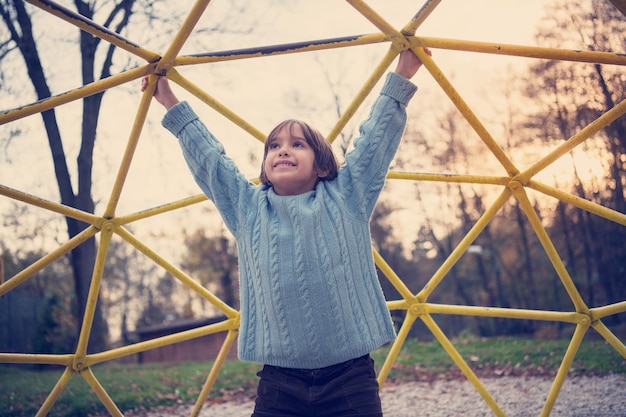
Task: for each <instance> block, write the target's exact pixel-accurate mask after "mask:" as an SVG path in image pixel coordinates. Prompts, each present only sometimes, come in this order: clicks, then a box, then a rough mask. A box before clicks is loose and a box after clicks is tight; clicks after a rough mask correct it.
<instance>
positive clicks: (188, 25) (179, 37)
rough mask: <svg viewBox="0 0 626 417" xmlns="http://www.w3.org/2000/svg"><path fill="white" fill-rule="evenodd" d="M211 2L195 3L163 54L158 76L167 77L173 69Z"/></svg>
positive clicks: (201, 0) (205, 0)
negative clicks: (176, 59)
mask: <svg viewBox="0 0 626 417" xmlns="http://www.w3.org/2000/svg"><path fill="white" fill-rule="evenodd" d="M210 1H211V0H197V1H196V2H195V3H194V5H193V6H192V8H191V10H190V11H189V14H188V15H187V17H186V18H185V21H184V22H183V24H182V25H181V27H180V29H179V31H178V33H177V34H176V36H175V37H174V39H173V40H172V43H171V44H170V46H169V48H167V51H166V52H165V54H163V58H161V61H160V62H159V65H158V67H157V74H159V75H165V74H167V72H168V71H169V70H170V68H172V66H173V64H174V59H175V58H176V56H177V55H178V52H180V50H181V49H182V47H183V46H184V44H185V41H186V40H187V38H188V37H189V35H190V34H191V32H192V31H193V29H194V27H195V25H196V24H197V23H198V20H200V17H202V13H204V10H205V9H206V8H207V6H208V5H209V3H210Z"/></svg>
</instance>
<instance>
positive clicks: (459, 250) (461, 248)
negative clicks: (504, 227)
mask: <svg viewBox="0 0 626 417" xmlns="http://www.w3.org/2000/svg"><path fill="white" fill-rule="evenodd" d="M510 196H511V192H510V190H509V189H508V188H505V189H504V190H503V191H502V193H500V196H499V197H498V198H497V199H496V201H494V202H493V204H492V205H491V207H489V209H487V211H486V212H485V213H484V214H483V215H482V216H480V218H479V219H478V221H477V222H476V224H475V225H474V226H473V227H472V228H471V229H470V231H469V232H468V233H467V235H465V237H463V239H462V240H461V242H459V244H458V246H457V247H456V248H454V250H453V251H452V253H451V254H450V256H448V257H447V258H446V260H445V261H444V262H443V263H442V264H441V266H440V267H439V269H438V270H437V271H436V272H435V273H434V275H433V276H432V277H431V279H430V280H429V281H428V283H427V284H426V285H425V286H424V288H422V290H421V291H420V292H419V293H418V294H417V298H418V299H419V300H420V301H426V299H427V298H428V296H429V295H430V294H431V293H432V292H433V291H434V290H435V288H437V286H438V285H439V283H440V282H441V280H443V279H444V277H445V276H446V274H447V273H448V272H449V271H450V269H452V267H453V266H454V265H455V264H456V262H457V261H458V260H459V258H460V257H461V256H462V255H463V254H464V253H465V251H466V250H467V248H469V245H471V244H472V242H473V241H474V240H475V239H476V238H477V237H478V235H479V234H480V232H482V231H483V229H484V228H485V227H487V225H488V224H489V222H490V221H491V219H493V218H494V217H495V215H496V214H497V213H498V211H500V209H501V208H502V206H503V205H504V203H506V201H507V200H508V199H509V197H510Z"/></svg>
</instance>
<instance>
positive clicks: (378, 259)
mask: <svg viewBox="0 0 626 417" xmlns="http://www.w3.org/2000/svg"><path fill="white" fill-rule="evenodd" d="M373 253H374V262H375V263H376V266H378V268H379V269H380V271H381V272H382V273H383V274H384V275H385V277H387V280H389V282H390V283H391V285H393V287H394V288H395V289H396V291H398V292H399V293H400V295H401V296H402V297H403V298H404V299H405V300H412V299H413V298H414V295H413V293H412V292H411V290H409V289H408V288H407V286H406V284H405V283H404V282H403V281H402V280H401V279H400V277H398V275H397V274H396V272H395V271H394V270H393V269H392V268H391V267H390V266H389V264H388V263H387V262H386V261H385V259H383V257H382V256H380V253H378V251H377V250H374V251H373Z"/></svg>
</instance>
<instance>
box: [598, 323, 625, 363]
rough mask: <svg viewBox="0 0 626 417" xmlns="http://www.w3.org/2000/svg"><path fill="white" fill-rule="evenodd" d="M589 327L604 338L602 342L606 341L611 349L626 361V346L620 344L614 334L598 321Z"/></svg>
mask: <svg viewBox="0 0 626 417" xmlns="http://www.w3.org/2000/svg"><path fill="white" fill-rule="evenodd" d="M591 326H592V327H593V328H594V330H595V331H597V332H598V333H599V334H600V335H601V336H602V337H604V340H606V341H607V342H608V343H609V344H610V345H611V346H612V347H613V349H615V350H616V351H617V353H619V354H620V355H622V357H623V358H624V359H626V346H625V345H624V342H622V341H621V340H620V339H619V338H618V337H617V336H615V334H614V333H613V332H612V331H610V330H609V329H608V328H607V327H606V326H605V325H604V323H602V322H601V321H599V320H598V321H595V322H592V323H591Z"/></svg>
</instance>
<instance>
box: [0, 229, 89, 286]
mask: <svg viewBox="0 0 626 417" xmlns="http://www.w3.org/2000/svg"><path fill="white" fill-rule="evenodd" d="M97 232H98V230H97V229H96V228H94V227H93V226H89V227H88V228H87V229H85V230H83V231H82V232H81V233H79V234H78V235H76V236H74V237H73V238H72V239H70V240H69V241H67V242H65V243H64V244H63V245H61V246H59V247H58V248H56V249H55V250H53V251H52V252H49V253H48V254H47V255H46V256H44V257H42V258H41V259H39V260H38V261H37V262H35V263H33V264H31V265H30V266H28V267H27V268H25V269H23V270H22V271H21V272H19V273H17V274H15V275H14V276H13V277H12V278H10V279H8V280H7V281H6V282H4V283H3V284H2V285H0V297H1V296H3V295H4V294H6V293H7V292H9V291H11V290H12V289H13V288H15V287H17V286H18V285H20V284H21V283H22V282H24V281H26V280H27V279H29V278H31V277H32V276H33V275H34V274H35V273H36V272H39V271H41V270H42V269H43V268H45V267H46V266H48V265H50V264H51V263H52V262H54V261H56V260H57V259H59V258H60V257H61V256H63V255H65V254H66V253H68V252H69V251H71V250H72V249H74V248H75V247H76V246H78V245H80V244H81V243H83V242H85V241H86V240H88V239H90V238H91V237H93V236H94V235H95V234H96V233H97Z"/></svg>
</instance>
